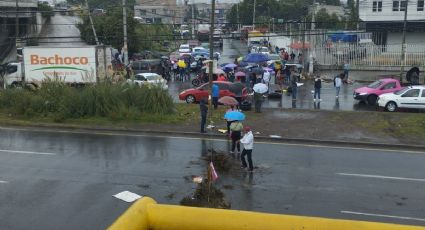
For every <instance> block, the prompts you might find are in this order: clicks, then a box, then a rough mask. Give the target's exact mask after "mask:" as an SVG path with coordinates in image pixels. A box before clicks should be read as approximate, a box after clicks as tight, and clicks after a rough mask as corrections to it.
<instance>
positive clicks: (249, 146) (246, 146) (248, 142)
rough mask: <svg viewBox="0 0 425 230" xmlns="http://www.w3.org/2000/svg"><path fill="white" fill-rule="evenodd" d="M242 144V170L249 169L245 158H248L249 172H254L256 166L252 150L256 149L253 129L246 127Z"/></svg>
mask: <svg viewBox="0 0 425 230" xmlns="http://www.w3.org/2000/svg"><path fill="white" fill-rule="evenodd" d="M240 142H241V143H242V144H243V150H242V154H241V162H242V166H241V168H242V169H244V168H246V167H247V164H246V161H245V156H247V158H248V166H249V167H248V172H253V170H254V166H253V164H252V150H253V149H254V135H253V134H252V131H251V128H250V127H248V126H246V127H245V134H244V136H243V137H242V139H241V140H240Z"/></svg>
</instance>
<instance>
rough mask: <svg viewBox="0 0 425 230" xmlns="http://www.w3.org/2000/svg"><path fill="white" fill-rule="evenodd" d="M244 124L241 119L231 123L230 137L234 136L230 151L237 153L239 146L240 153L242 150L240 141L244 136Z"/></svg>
mask: <svg viewBox="0 0 425 230" xmlns="http://www.w3.org/2000/svg"><path fill="white" fill-rule="evenodd" d="M242 130H243V125H242V123H241V122H240V121H233V122H232V124H230V137H231V138H232V149H231V150H230V153H235V149H236V147H237V149H238V153H240V152H241V144H240V143H239V141H240V139H241V137H242Z"/></svg>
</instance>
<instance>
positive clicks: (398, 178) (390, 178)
mask: <svg viewBox="0 0 425 230" xmlns="http://www.w3.org/2000/svg"><path fill="white" fill-rule="evenodd" d="M336 174H337V175H340V176H353V177H365V178H376V179H388V180H405V181H419V182H425V179H419V178H408V177H392V176H381V175H369V174H355V173H336Z"/></svg>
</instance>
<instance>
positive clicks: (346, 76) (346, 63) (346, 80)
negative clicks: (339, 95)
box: [342, 60, 350, 83]
mask: <svg viewBox="0 0 425 230" xmlns="http://www.w3.org/2000/svg"><path fill="white" fill-rule="evenodd" d="M349 72H350V64H348V61H347V60H345V63H344V77H343V78H342V81H343V82H344V83H348V73H349Z"/></svg>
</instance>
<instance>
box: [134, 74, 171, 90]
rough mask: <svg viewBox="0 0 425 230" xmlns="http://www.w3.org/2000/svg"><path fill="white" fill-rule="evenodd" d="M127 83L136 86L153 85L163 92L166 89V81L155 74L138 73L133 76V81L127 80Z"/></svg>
mask: <svg viewBox="0 0 425 230" xmlns="http://www.w3.org/2000/svg"><path fill="white" fill-rule="evenodd" d="M127 82H128V83H130V84H135V85H138V86H142V85H148V86H149V85H155V86H158V87H161V88H162V89H164V90H167V89H168V85H167V81H166V80H165V79H164V78H162V77H161V75H159V74H156V73H139V74H136V76H134V79H128V80H127Z"/></svg>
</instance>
